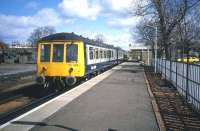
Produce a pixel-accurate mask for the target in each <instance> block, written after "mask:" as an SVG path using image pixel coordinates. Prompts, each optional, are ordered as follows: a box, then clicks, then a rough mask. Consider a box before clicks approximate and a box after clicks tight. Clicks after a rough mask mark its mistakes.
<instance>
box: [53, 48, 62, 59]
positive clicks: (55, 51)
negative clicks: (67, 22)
mask: <svg viewBox="0 0 200 131" xmlns="http://www.w3.org/2000/svg"><path fill="white" fill-rule="evenodd" d="M63 53H64V44H54V45H53V62H63Z"/></svg>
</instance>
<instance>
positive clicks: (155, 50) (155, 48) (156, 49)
mask: <svg viewBox="0 0 200 131" xmlns="http://www.w3.org/2000/svg"><path fill="white" fill-rule="evenodd" d="M146 26H147V27H150V28H153V29H155V34H156V37H155V45H154V52H155V54H154V72H155V73H156V72H157V51H158V27H157V26H155V27H154V26H151V25H146Z"/></svg>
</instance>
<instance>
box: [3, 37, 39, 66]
mask: <svg viewBox="0 0 200 131" xmlns="http://www.w3.org/2000/svg"><path fill="white" fill-rule="evenodd" d="M0 49H1V48H0ZM2 52H3V53H2V56H3V57H2V59H3V60H2V62H5V63H35V62H36V47H32V46H31V44H29V43H26V42H21V43H20V42H18V41H16V42H12V44H10V46H9V48H3V49H2Z"/></svg>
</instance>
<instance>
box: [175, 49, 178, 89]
mask: <svg viewBox="0 0 200 131" xmlns="http://www.w3.org/2000/svg"><path fill="white" fill-rule="evenodd" d="M175 56H176V58H177V52H176V55H175ZM176 58H175V59H176ZM175 62H176V89H177V88H178V87H177V86H178V81H177V80H178V78H177V77H178V72H177V63H178V62H177V61H175Z"/></svg>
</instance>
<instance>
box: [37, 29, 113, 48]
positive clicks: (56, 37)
mask: <svg viewBox="0 0 200 131" xmlns="http://www.w3.org/2000/svg"><path fill="white" fill-rule="evenodd" d="M67 40H80V41H83V42H84V43H86V44H90V45H97V46H101V47H109V48H116V47H114V46H113V45H108V44H105V43H99V42H97V41H95V40H91V39H89V38H85V37H83V36H79V35H77V34H75V33H73V32H72V33H56V34H52V35H48V36H46V37H43V38H41V39H40V40H39V42H46V41H67Z"/></svg>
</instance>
